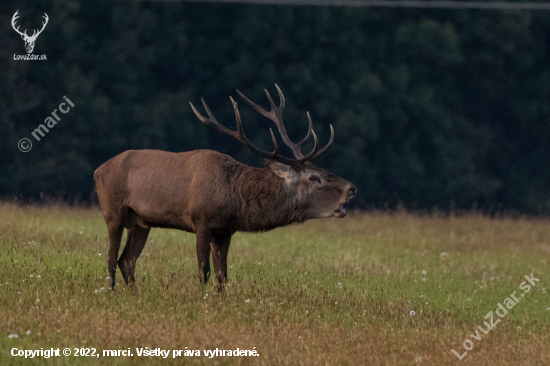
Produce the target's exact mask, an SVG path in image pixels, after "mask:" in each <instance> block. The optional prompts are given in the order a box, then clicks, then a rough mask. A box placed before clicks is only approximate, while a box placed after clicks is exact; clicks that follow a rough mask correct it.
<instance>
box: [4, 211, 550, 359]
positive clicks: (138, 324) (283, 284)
mask: <svg viewBox="0 0 550 366" xmlns="http://www.w3.org/2000/svg"><path fill="white" fill-rule="evenodd" d="M123 240H124V239H123ZM194 241H195V236H194V235H192V234H185V233H183V232H179V231H175V230H166V229H153V230H152V231H151V235H150V236H149V240H148V243H147V245H146V247H145V250H144V252H143V254H142V256H141V257H140V259H139V260H138V264H137V271H136V274H137V275H136V278H137V285H138V291H137V294H136V295H135V296H132V293H131V291H130V290H129V289H128V288H127V287H126V286H125V285H124V284H123V283H124V282H123V280H122V276H121V274H120V272H118V273H117V282H119V283H120V284H119V285H117V286H116V292H115V294H114V296H113V295H112V294H111V292H110V291H109V290H108V282H109V280H108V278H107V276H108V273H107V256H106V255H105V254H106V252H107V248H108V243H107V230H106V227H105V224H104V222H103V219H102V216H101V213H100V211H99V210H98V209H78V208H68V207H61V206H54V207H49V208H47V207H42V208H40V207H20V206H16V205H14V204H8V203H3V204H1V203H0V284H1V287H0V365H34V364H36V365H142V364H145V365H176V364H178V365H181V364H186V365H187V364H189V365H194V364H197V365H225V364H229V365H233V364H245V365H246V364H254V365H256V364H257V365H476V366H479V365H548V364H550V351H549V350H550V302H549V299H550V296H549V293H548V290H550V275H549V263H550V220H548V219H513V218H498V219H491V218H486V217H483V216H480V215H477V214H468V215H465V216H461V217H439V216H437V215H431V216H420V215H414V214H408V213H396V214H388V213H381V212H374V213H364V214H363V213H357V214H355V215H350V216H348V217H346V218H345V219H341V220H338V219H329V220H313V221H310V222H307V223H305V224H304V225H300V226H291V227H287V228H281V229H277V230H274V231H271V232H268V233H264V234H242V233H239V234H237V235H235V236H234V237H233V241H232V244H231V249H230V251H229V267H230V268H229V281H228V282H229V284H228V285H227V286H226V288H225V291H223V292H221V293H218V291H217V289H216V286H215V283H214V282H211V283H210V284H209V285H208V286H207V287H206V288H201V287H200V286H199V284H198V279H197V262H196V256H195V243H194ZM121 250H122V248H121ZM531 273H533V276H534V277H536V278H537V279H540V282H535V285H534V286H532V287H531V289H530V291H529V292H528V293H526V294H525V296H524V297H521V294H522V293H523V292H524V290H522V289H520V288H519V286H520V284H521V283H522V282H524V281H526V279H525V278H524V276H525V275H530V274H531ZM514 291H515V292H516V294H515V296H516V297H518V298H519V300H520V301H519V302H518V303H517V304H516V305H515V306H514V307H513V308H512V309H510V310H508V314H506V315H505V316H504V317H503V318H502V319H501V320H500V322H499V323H498V324H496V325H495V327H494V328H493V329H492V330H490V331H489V332H488V333H487V334H484V333H482V332H481V331H478V334H479V337H481V340H476V339H474V338H472V336H470V335H471V334H473V336H474V337H478V335H476V333H475V330H476V329H478V328H476V327H477V326H478V325H479V326H481V327H482V328H483V329H485V330H487V328H488V327H486V326H485V325H484V324H483V322H484V321H489V320H487V319H484V317H485V315H486V314H488V313H489V312H490V311H493V312H495V310H496V309H497V307H498V304H499V303H501V304H504V300H505V299H506V298H509V297H510V294H512V293H513V292H514ZM508 304H509V303H508ZM497 319H499V317H498V316H497V315H496V313H495V314H494V322H496V320H497ZM13 334H16V335H18V337H15V336H11V337H9V336H10V335H13ZM479 337H478V338H479ZM468 339H469V340H470V341H471V343H468V342H466V346H467V347H471V346H473V348H472V349H471V350H470V351H468V353H467V354H466V355H465V356H464V358H463V359H462V360H459V359H458V357H457V356H455V355H454V354H453V353H452V352H451V349H455V350H456V351H457V353H459V354H463V353H464V352H465V349H464V346H463V342H464V341H466V340H468ZM145 347H149V349H155V348H160V349H162V350H170V351H171V352H170V354H169V356H168V358H165V359H160V358H159V357H155V356H150V357H145V356H141V357H139V356H137V351H136V348H145ZM186 347H187V349H188V350H200V353H201V355H200V356H196V355H195V353H193V356H185V353H184V352H182V354H181V356H180V357H176V358H173V353H172V350H185V349H186ZM13 348H17V349H20V350H36V349H41V348H44V349H50V348H54V349H58V348H59V349H60V350H63V349H64V348H70V349H71V353H73V354H74V352H75V351H74V349H75V348H78V349H81V348H84V349H86V348H89V349H94V348H95V350H96V354H99V355H100V357H99V358H97V357H95V356H94V357H90V356H88V357H82V356H77V357H75V356H73V355H71V356H68V357H66V356H59V357H51V358H48V359H45V358H43V357H36V358H33V359H25V358H24V357H14V356H12V355H11V352H12V349H13ZM129 348H130V350H131V352H132V354H133V356H127V357H125V356H119V357H107V356H103V350H128V349H129ZM216 348H218V349H220V350H235V349H237V348H239V349H241V350H256V351H257V353H258V355H259V356H256V357H235V356H214V357H212V358H210V357H209V356H204V354H203V351H204V350H215V349H216ZM91 352H92V351H90V353H91Z"/></svg>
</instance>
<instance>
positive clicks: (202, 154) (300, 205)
mask: <svg viewBox="0 0 550 366" xmlns="http://www.w3.org/2000/svg"><path fill="white" fill-rule="evenodd" d="M275 86H276V88H277V91H278V93H279V98H280V103H279V106H276V105H275V103H274V102H273V99H272V98H271V96H270V94H269V92H268V91H267V90H265V93H266V95H267V99H268V102H269V104H270V106H271V110H270V111H267V110H265V109H264V108H262V107H261V106H259V105H257V104H255V103H254V102H252V101H250V100H249V99H248V98H247V97H246V96H244V95H243V94H242V93H241V92H240V91H238V90H237V94H239V96H240V97H241V98H242V99H243V100H244V101H245V102H246V103H248V104H249V105H250V106H251V107H252V108H254V109H255V110H256V111H257V112H259V113H260V114H261V115H263V116H265V117H266V118H268V119H270V120H271V121H273V122H274V123H275V126H276V127H277V128H278V130H279V134H280V135H281V138H282V140H283V142H284V143H285V145H286V146H288V147H289V148H290V150H291V151H292V153H293V155H294V157H285V156H283V155H282V154H280V152H279V147H278V145H277V141H276V139H275V135H274V134H273V130H272V129H271V128H270V129H269V130H270V132H271V139H272V142H273V151H264V150H262V149H260V148H258V147H256V146H254V145H253V144H252V143H251V142H250V141H249V139H248V138H247V137H246V135H245V134H244V131H243V126H242V122H241V117H240V114H239V109H238V106H237V103H236V102H235V100H234V99H233V98H232V97H230V100H231V103H232V104H233V109H234V111H235V119H236V127H237V128H236V130H231V129H229V128H226V127H224V126H223V125H221V124H220V123H218V121H217V120H216V118H215V117H214V115H213V114H212V112H211V111H210V109H209V108H208V105H207V104H206V102H205V101H204V99H203V98H201V101H202V104H203V106H204V109H205V111H206V113H207V115H208V117H204V116H203V115H202V114H201V113H199V111H198V110H197V109H196V108H195V106H194V105H193V103H191V102H189V104H190V105H191V108H192V110H193V112H194V113H195V115H196V116H197V117H198V119H199V120H200V121H202V122H203V123H205V124H207V125H209V126H211V127H214V128H215V129H217V130H218V131H220V132H222V133H224V134H227V135H229V136H231V137H233V138H235V139H237V140H238V141H240V142H241V143H243V144H244V145H245V146H246V147H247V148H248V149H249V150H250V151H252V152H253V153H254V154H256V155H259V156H260V157H263V158H264V159H265V164H266V165H267V167H265V168H257V167H253V166H249V165H245V164H242V163H240V162H238V161H236V160H235V159H233V158H232V157H230V156H228V155H225V154H222V153H220V152H217V151H214V150H206V149H204V150H192V151H188V152H179V153H172V152H166V151H160V150H128V151H125V152H123V153H121V154H119V155H117V156H115V157H113V158H111V159H110V160H108V161H107V162H105V163H104V164H103V165H101V166H100V167H99V168H98V169H97V170H96V171H95V172H94V181H95V187H96V192H97V196H98V200H99V204H100V206H101V211H102V213H103V218H104V220H105V223H106V225H107V230H108V234H109V235H108V236H109V242H110V246H109V259H108V270H109V275H110V279H111V290H112V291H114V288H115V272H116V268H117V265H118V267H119V268H120V271H121V272H122V276H123V278H124V281H125V282H126V284H127V285H134V284H135V276H134V272H135V268H136V261H137V259H138V257H139V256H140V254H141V252H142V250H143V248H144V246H145V243H146V241H147V237H148V235H149V231H150V229H151V228H152V227H157V228H172V229H179V230H183V231H185V232H190V233H194V234H196V251H197V261H198V268H199V280H200V283H201V284H203V285H206V283H207V282H208V280H209V277H210V255H211V256H212V262H213V264H214V273H215V276H216V280H217V282H218V286H219V287H220V288H221V286H222V285H223V284H224V283H225V282H226V281H227V256H228V251H229V245H230V243H231V237H232V235H233V234H235V233H236V232H237V231H241V232H265V231H268V230H272V229H274V228H278V227H282V226H286V225H290V224H299V223H302V222H304V221H306V220H309V219H315V218H328V217H338V218H342V217H344V216H346V209H345V208H344V204H346V203H347V202H348V201H349V200H350V199H351V198H352V197H353V196H354V195H355V194H356V192H357V188H356V187H355V185H353V184H352V183H350V182H348V181H346V180H344V179H342V178H340V177H338V176H336V175H334V174H332V173H329V172H328V171H326V170H323V169H321V168H318V167H315V166H314V165H313V164H312V163H311V161H313V160H315V159H317V158H318V157H319V156H321V155H322V154H323V153H325V152H326V151H327V149H328V148H329V147H330V146H331V145H332V143H333V142H334V129H333V128H332V125H331V126H330V132H331V135H330V139H329V142H328V143H327V145H325V146H324V147H323V148H321V149H319V148H318V138H317V135H316V134H315V132H314V130H313V124H312V121H311V117H310V115H309V112H308V113H307V117H308V121H309V128H308V132H307V135H306V136H305V137H304V138H303V139H302V140H301V141H300V142H298V143H294V142H292V141H291V140H290V138H289V137H288V135H287V132H286V130H285V126H284V124H283V120H282V115H281V114H282V111H283V109H284V107H285V98H284V96H283V93H282V92H281V89H279V87H278V86H277V85H275ZM311 138H313V145H314V146H313V148H312V150H311V151H310V152H309V153H307V154H306V155H303V154H302V152H301V147H302V145H303V144H304V143H306V141H310V139H311ZM124 228H126V230H127V239H126V244H125V246H124V250H123V251H122V254H121V255H120V257H119V258H118V260H117V257H118V253H119V248H120V244H121V238H122V234H123V230H124ZM220 291H221V290H220Z"/></svg>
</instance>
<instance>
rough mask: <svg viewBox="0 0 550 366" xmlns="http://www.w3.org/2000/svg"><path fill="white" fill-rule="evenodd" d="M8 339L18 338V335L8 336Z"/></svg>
mask: <svg viewBox="0 0 550 366" xmlns="http://www.w3.org/2000/svg"><path fill="white" fill-rule="evenodd" d="M8 338H19V334H10V335H9V336H8Z"/></svg>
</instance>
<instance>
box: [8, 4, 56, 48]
mask: <svg viewBox="0 0 550 366" xmlns="http://www.w3.org/2000/svg"><path fill="white" fill-rule="evenodd" d="M17 13H19V10H17V11H16V12H15V14H13V17H12V18H11V26H12V28H13V30H14V31H16V32H17V33H19V35H20V36H21V38H23V41H25V50H26V51H27V53H32V51H33V50H34V43H35V42H36V39H37V38H38V36H39V35H40V33H42V31H43V30H44V28H46V24H48V20H49V19H50V18H49V17H48V14H46V13H44V17H43V18H44V21H43V22H42V29H40V30H36V29H35V30H34V31H33V33H32V35H31V36H29V35H28V34H27V30H26V29H25V31H24V32H21V31H20V30H19V26H17V28H15V22H16V20H17V18H19V15H18V14H17Z"/></svg>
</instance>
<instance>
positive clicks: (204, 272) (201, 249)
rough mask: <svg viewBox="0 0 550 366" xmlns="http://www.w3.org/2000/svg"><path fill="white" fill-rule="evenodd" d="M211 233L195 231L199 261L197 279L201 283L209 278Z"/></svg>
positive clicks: (204, 282)
mask: <svg viewBox="0 0 550 366" xmlns="http://www.w3.org/2000/svg"><path fill="white" fill-rule="evenodd" d="M211 241H212V234H211V233H210V232H208V231H197V260H198V262H199V279H200V281H201V283H202V284H206V283H207V282H208V278H210V242H211Z"/></svg>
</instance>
